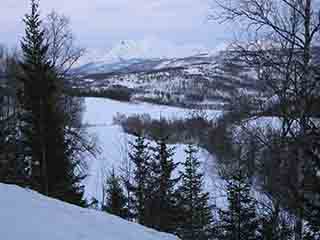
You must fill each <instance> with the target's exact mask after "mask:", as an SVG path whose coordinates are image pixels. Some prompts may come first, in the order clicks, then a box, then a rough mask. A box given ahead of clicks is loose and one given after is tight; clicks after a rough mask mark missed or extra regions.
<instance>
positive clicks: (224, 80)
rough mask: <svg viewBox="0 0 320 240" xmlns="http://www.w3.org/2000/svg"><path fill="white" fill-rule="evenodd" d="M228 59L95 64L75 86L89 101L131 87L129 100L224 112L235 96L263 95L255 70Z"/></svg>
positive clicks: (84, 69) (198, 57) (87, 67)
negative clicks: (88, 97)
mask: <svg viewBox="0 0 320 240" xmlns="http://www.w3.org/2000/svg"><path fill="white" fill-rule="evenodd" d="M225 54H226V53H220V54H218V55H209V54H199V55H194V56H189V57H183V58H167V59H165V58H164V59H135V58H134V59H127V60H123V61H121V62H117V63H112V64H104V62H95V63H89V64H86V65H84V66H82V67H81V71H82V74H83V75H82V76H81V77H80V80H79V79H77V81H76V82H75V83H74V84H73V87H74V90H75V91H78V92H80V93H81V94H85V95H86V96H97V95H96V94H97V93H98V94H99V95H100V94H101V93H102V96H105V97H108V96H107V94H106V93H105V92H106V91H108V90H110V89H112V90H113V91H121V90H123V88H125V89H126V93H127V94H129V96H127V99H128V98H130V99H132V100H139V101H149V102H157V103H161V104H168V105H175V106H184V107H190V106H199V105H201V106H202V107H207V108H212V109H222V108H224V105H225V104H226V103H228V101H229V100H230V99H231V98H232V97H233V96H235V95H237V94H240V93H242V92H246V93H250V94H259V93H260V92H261V87H262V86H260V85H257V84H256V81H255V77H254V76H255V73H254V71H252V69H247V68H246V66H244V65H243V63H241V62H239V63H238V64H229V63H228V62H227V61H225ZM103 94H104V95H103Z"/></svg>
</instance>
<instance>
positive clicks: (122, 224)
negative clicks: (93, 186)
mask: <svg viewBox="0 0 320 240" xmlns="http://www.w3.org/2000/svg"><path fill="white" fill-rule="evenodd" d="M0 196H1V197H0V239H1V240H22V239H24V240H178V238H177V237H175V236H173V235H171V234H166V233H161V232H157V231H155V230H152V229H149V228H146V227H144V226H142V225H139V224H136V223H131V222H127V221H125V220H123V219H121V218H119V217H116V216H113V215H110V214H106V213H103V212H98V211H95V210H90V209H84V208H80V207H77V206H74V205H71V204H68V203H65V202H62V201H58V200H55V199H51V198H48V197H45V196H43V195H40V194H39V193H36V192H34V191H31V190H27V189H23V188H20V187H17V186H14V185H6V184H0Z"/></svg>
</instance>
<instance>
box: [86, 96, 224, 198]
mask: <svg viewBox="0 0 320 240" xmlns="http://www.w3.org/2000/svg"><path fill="white" fill-rule="evenodd" d="M118 113H121V114H126V115H127V116H130V115H132V114H144V113H148V114H150V116H151V118H158V119H159V118H160V116H161V117H162V118H167V119H176V118H186V117H188V116H189V113H190V110H189V109H183V108H177V107H169V106H163V105H153V104H147V103H139V104H138V103H137V104H135V103H127V102H118V101H114V100H109V99H103V98H86V112H85V115H84V121H85V122H86V123H88V124H90V125H92V127H90V130H89V131H90V133H91V134H93V135H95V136H96V138H97V143H98V146H99V147H100V154H99V155H98V157H97V158H96V159H90V160H89V161H90V162H89V166H90V168H89V177H88V178H87V179H86V180H85V182H84V184H85V195H86V198H87V199H90V198H92V197H94V198H96V199H97V200H99V201H101V200H102V182H103V179H104V176H105V175H106V173H107V172H108V171H110V170H111V169H112V168H115V169H116V170H119V168H120V167H121V166H123V165H124V162H125V161H126V159H127V150H128V148H129V146H128V145H129V144H128V143H129V142H130V141H133V140H134V137H133V136H131V135H128V134H126V133H124V131H123V130H122V128H121V127H120V126H117V125H115V124H113V117H114V116H116V115H117V114H118ZM216 114H217V111H208V115H209V116H210V115H213V116H214V115H216ZM151 144H152V143H151ZM174 147H175V148H176V149H175V151H176V154H175V156H174V160H175V162H181V161H184V159H185V152H184V150H185V148H186V146H185V145H184V144H177V145H174ZM199 159H200V161H201V162H202V167H203V171H204V172H205V179H206V186H205V187H206V190H207V191H209V192H211V193H213V194H212V198H215V196H220V195H221V194H222V193H221V191H220V190H218V185H221V184H220V182H221V180H220V179H219V178H218V176H217V173H216V167H215V159H214V156H212V155H211V154H210V153H208V152H207V151H206V150H204V149H200V152H199ZM214 201H216V199H214Z"/></svg>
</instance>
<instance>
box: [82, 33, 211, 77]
mask: <svg viewBox="0 0 320 240" xmlns="http://www.w3.org/2000/svg"><path fill="white" fill-rule="evenodd" d="M207 52H208V50H206V49H205V48H204V47H202V46H198V45H189V44H188V45H177V44H173V43H170V42H169V41H164V40H159V39H157V38H154V37H151V38H145V39H142V40H137V41H135V40H122V41H120V42H119V43H117V44H115V46H113V47H112V48H111V49H110V50H108V51H101V50H100V51H99V50H88V51H87V53H86V55H85V56H84V57H83V58H82V59H81V61H80V62H79V63H78V66H77V70H78V71H81V72H86V73H101V72H103V73H107V72H113V71H118V70H120V69H122V68H126V67H128V66H130V65H132V64H137V63H140V64H141V63H144V62H150V61H154V62H157V61H161V60H164V59H176V58H184V57H188V56H194V55H199V54H203V53H207Z"/></svg>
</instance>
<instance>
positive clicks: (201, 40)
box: [0, 0, 232, 49]
mask: <svg viewBox="0 0 320 240" xmlns="http://www.w3.org/2000/svg"><path fill="white" fill-rule="evenodd" d="M211 1H212V0H211ZM209 2H210V0H41V1H40V8H41V13H42V15H45V14H47V13H48V12H49V11H50V10H52V9H54V10H56V11H58V12H59V13H61V14H64V15H66V16H68V17H69V18H70V19H71V23H72V29H73V32H74V34H75V35H76V37H77V40H78V42H79V43H81V45H83V46H85V47H87V48H92V49H109V48H111V47H112V46H113V45H115V44H116V43H118V42H119V41H122V40H142V39H146V38H150V39H160V40H164V41H166V42H171V43H173V44H177V45H199V46H203V47H205V48H212V49H214V48H216V47H218V46H220V45H221V44H223V43H224V42H226V41H227V40H228V39H231V36H232V34H231V32H230V29H228V27H227V26H226V25H220V24H218V23H216V22H212V21H208V15H209V14H210V11H209V9H210V4H209ZM0 5H1V14H0V26H1V27H0V36H1V38H0V42H4V43H5V44H10V45H16V44H17V42H18V40H19V39H20V38H21V36H22V34H23V23H22V17H23V16H24V14H25V13H26V12H27V11H29V1H28V0H1V4H0Z"/></svg>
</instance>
